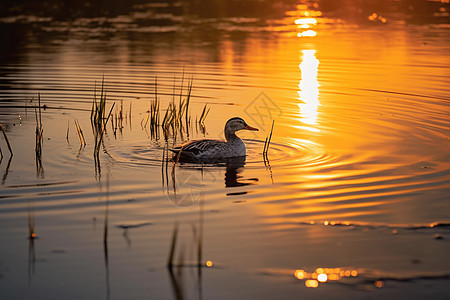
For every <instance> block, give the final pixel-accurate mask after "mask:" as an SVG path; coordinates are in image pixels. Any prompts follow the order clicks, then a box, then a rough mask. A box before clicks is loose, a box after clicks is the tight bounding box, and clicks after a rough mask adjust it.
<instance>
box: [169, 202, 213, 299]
mask: <svg viewBox="0 0 450 300" xmlns="http://www.w3.org/2000/svg"><path fill="white" fill-rule="evenodd" d="M203 224H204V204H203V201H200V202H199V215H198V227H197V226H196V224H192V233H193V242H194V248H196V249H195V250H196V251H195V250H194V252H195V253H196V254H197V261H196V262H192V263H186V262H185V253H186V251H185V248H184V247H182V248H181V249H180V250H179V251H178V252H179V255H178V262H177V263H174V258H175V252H176V251H177V242H178V232H179V224H178V222H176V223H175V225H174V229H173V233H172V239H171V244H170V248H169V256H168V259H167V270H168V272H169V278H170V282H171V284H172V289H173V291H174V295H175V299H184V294H185V293H184V288H183V282H184V273H183V272H184V269H185V268H197V277H196V281H197V284H196V285H197V293H198V299H203V288H202V269H203V268H204V267H205V266H206V267H208V268H210V267H212V262H211V261H210V260H208V261H207V262H205V263H203Z"/></svg>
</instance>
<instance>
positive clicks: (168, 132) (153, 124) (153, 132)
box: [141, 72, 210, 141]
mask: <svg viewBox="0 0 450 300" xmlns="http://www.w3.org/2000/svg"><path fill="white" fill-rule="evenodd" d="M184 81H185V80H184V72H183V76H182V79H181V86H180V91H179V93H177V92H176V78H174V83H173V91H172V101H170V102H169V103H168V104H167V108H166V109H165V112H164V114H162V113H161V100H160V98H159V97H158V95H159V94H158V80H157V78H155V98H154V99H152V100H151V101H150V105H149V109H148V111H147V116H146V117H145V118H144V119H142V121H141V127H142V128H147V126H148V127H149V129H150V136H151V138H152V139H155V140H159V138H160V130H162V134H163V136H164V140H165V141H168V139H169V138H172V139H173V140H174V141H175V140H176V139H177V137H178V135H180V136H181V138H183V136H184V134H186V135H187V137H188V138H189V132H190V128H191V119H192V117H191V114H190V103H191V96H192V87H193V82H194V80H193V78H192V77H191V78H190V79H189V81H188V84H187V86H186V90H187V91H186V92H185V86H184ZM177 98H178V101H176V99H177ZM209 110H210V108H208V107H207V104H205V107H204V108H203V112H202V114H201V116H200V119H197V121H196V123H197V126H198V127H200V128H203V130H202V131H204V127H205V124H204V122H205V119H206V117H207V115H208V113H209ZM161 116H162V118H161Z"/></svg>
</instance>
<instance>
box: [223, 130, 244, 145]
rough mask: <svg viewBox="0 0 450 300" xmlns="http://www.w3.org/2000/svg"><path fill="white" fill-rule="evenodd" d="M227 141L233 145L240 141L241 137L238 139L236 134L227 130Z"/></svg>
mask: <svg viewBox="0 0 450 300" xmlns="http://www.w3.org/2000/svg"><path fill="white" fill-rule="evenodd" d="M225 139H226V140H227V142H228V143H233V142H235V141H238V140H240V138H239V137H237V135H236V134H235V133H234V132H230V131H227V130H225Z"/></svg>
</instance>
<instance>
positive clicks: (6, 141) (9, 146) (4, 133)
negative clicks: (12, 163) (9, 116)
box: [0, 124, 14, 157]
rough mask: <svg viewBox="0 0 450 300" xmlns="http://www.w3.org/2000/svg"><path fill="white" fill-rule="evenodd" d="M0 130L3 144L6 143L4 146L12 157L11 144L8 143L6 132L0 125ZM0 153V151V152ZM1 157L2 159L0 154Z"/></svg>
mask: <svg viewBox="0 0 450 300" xmlns="http://www.w3.org/2000/svg"><path fill="white" fill-rule="evenodd" d="M0 129H1V130H2V133H3V137H4V138H5V143H6V146H7V147H8V150H9V153H10V154H11V156H13V155H14V154H13V151H12V148H11V144H10V143H9V140H8V136H7V135H6V131H5V129H4V128H3V126H2V124H0ZM0 152H1V150H0ZM2 157H3V153H2Z"/></svg>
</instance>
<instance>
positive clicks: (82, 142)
mask: <svg viewBox="0 0 450 300" xmlns="http://www.w3.org/2000/svg"><path fill="white" fill-rule="evenodd" d="M73 121H74V123H75V128H76V130H77V135H78V139H79V141H80V147H83V146H86V139H85V138H84V134H83V130H82V129H81V126H80V123H79V122H78V120H77V119H74V120H73ZM67 132H69V128H67ZM67 136H68V135H67Z"/></svg>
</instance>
